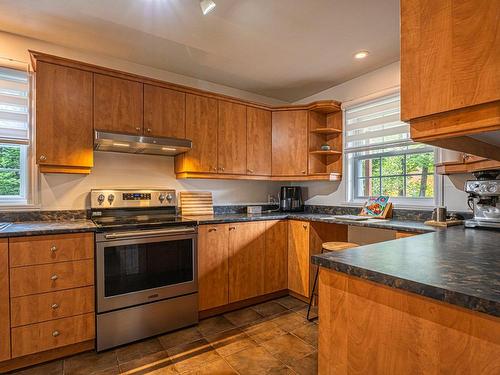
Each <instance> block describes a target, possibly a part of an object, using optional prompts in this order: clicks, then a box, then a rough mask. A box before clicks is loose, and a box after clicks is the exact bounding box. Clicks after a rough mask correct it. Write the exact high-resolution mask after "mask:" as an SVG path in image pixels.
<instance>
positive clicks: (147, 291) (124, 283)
mask: <svg viewBox="0 0 500 375" xmlns="http://www.w3.org/2000/svg"><path fill="white" fill-rule="evenodd" d="M196 232H197V231H196V227H184V228H166V229H157V230H142V231H124V232H116V233H107V234H100V235H99V236H98V237H97V238H96V242H97V244H96V245H97V246H96V272H97V275H96V281H97V312H98V313H101V312H105V311H112V310H117V309H121V308H124V307H130V306H135V305H140V304H144V303H148V302H153V301H157V300H162V299H166V298H171V297H176V296H181V295H186V294H190V293H194V292H197V290H198V282H197V280H198V275H197V268H198V267H197V243H196V237H197V233H196Z"/></svg>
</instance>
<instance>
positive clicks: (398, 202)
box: [342, 88, 442, 209]
mask: <svg viewBox="0 0 500 375" xmlns="http://www.w3.org/2000/svg"><path fill="white" fill-rule="evenodd" d="M398 93H399V88H396V89H392V90H391V91H390V92H387V91H386V92H383V93H382V92H381V93H379V94H374V95H370V97H369V98H368V97H367V98H366V100H363V98H361V99H358V100H355V101H353V102H355V103H356V104H352V105H351V106H349V107H347V108H346V107H345V106H344V107H343V112H344V116H343V120H342V122H343V134H342V135H343V147H344V154H343V156H344V171H345V175H346V176H345V185H346V186H345V199H346V201H345V204H346V205H355V206H362V205H364V203H365V202H366V201H367V200H368V198H369V197H363V196H357V191H358V190H357V189H358V187H359V176H357V173H358V171H357V168H356V161H357V160H360V159H361V160H363V159H373V158H374V157H377V156H379V157H384V156H398V155H410V154H418V153H423V152H433V154H434V165H436V164H437V163H438V162H439V152H438V150H439V149H438V148H437V147H434V146H430V145H426V144H422V143H420V144H422V145H424V146H423V147H421V148H415V149H411V150H408V149H407V150H404V151H400V150H394V151H393V152H391V151H385V152H380V153H376V154H366V155H359V156H355V155H356V154H357V153H361V152H363V151H373V150H377V149H380V150H381V151H382V150H384V149H390V148H396V147H403V146H408V145H411V144H419V143H418V142H413V141H412V140H411V139H404V140H401V141H395V142H391V143H388V144H383V145H380V147H377V145H367V146H366V147H362V146H360V147H357V148H356V150H355V151H348V150H347V151H346V150H345V148H346V143H347V140H348V137H347V132H348V131H349V129H348V125H347V116H345V111H346V110H348V109H349V108H354V107H358V106H362V105H363V104H365V103H369V102H373V101H379V100H380V101H382V100H384V99H386V98H389V97H391V96H394V95H395V94H398ZM399 96H400V94H399ZM405 169H406V163H405ZM404 172H406V170H405V171H404ZM411 175H415V176H417V175H418V174H406V173H404V174H401V175H395V177H404V178H406V176H411ZM432 175H433V176H434V194H433V197H429V198H426V197H406V196H405V197H390V201H391V202H392V203H393V204H394V206H395V207H398V208H410V209H429V208H430V207H433V206H435V205H436V204H437V202H438V201H439V200H440V199H441V198H440V194H441V193H440V191H441V184H442V179H441V178H439V176H438V175H437V174H436V169H435V168H434V173H433V174H432ZM383 177H390V176H383ZM366 178H368V177H366ZM379 178H382V176H379ZM405 185H406V181H405Z"/></svg>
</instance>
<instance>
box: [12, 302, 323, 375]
mask: <svg viewBox="0 0 500 375" xmlns="http://www.w3.org/2000/svg"><path fill="white" fill-rule="evenodd" d="M306 313H307V305H306V304H305V303H304V302H302V301H299V300H298V299H295V298H293V297H290V296H288V297H283V298H280V299H277V300H273V301H270V302H265V303H262V304H260V305H256V306H252V307H249V308H245V309H241V310H237V311H234V312H230V313H227V314H224V315H220V316H216V317H214V318H209V319H206V320H202V321H201V322H200V323H199V325H197V326H195V327H190V328H186V329H182V330H179V331H176V332H173V333H169V334H166V335H163V336H159V337H155V338H152V339H148V340H144V341H140V342H137V343H133V344H130V345H126V346H123V347H120V348H117V349H114V350H109V351H106V352H103V353H99V354H98V353H94V352H89V353H83V354H79V355H76V356H73V357H69V358H66V359H64V360H59V361H55V362H51V363H48V364H44V365H40V366H36V367H32V368H29V369H26V370H23V371H18V372H16V373H15V374H16V375H21V374H22V375H63V374H64V375H114V374H127V375H153V374H154V375H165V374H200V375H201V374H214V375H215V374H216V375H226V374H227V375H230V374H241V375H247V374H248V375H252V374H295V375H297V374H299V375H309V374H317V346H318V326H317V324H315V323H310V322H308V321H307V320H306V319H305V316H306Z"/></svg>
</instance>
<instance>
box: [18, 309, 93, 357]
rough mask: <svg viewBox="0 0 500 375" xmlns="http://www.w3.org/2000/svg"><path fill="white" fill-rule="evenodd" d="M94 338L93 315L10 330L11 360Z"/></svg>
mask: <svg viewBox="0 0 500 375" xmlns="http://www.w3.org/2000/svg"><path fill="white" fill-rule="evenodd" d="M94 338H95V315H94V313H90V314H85V315H79V316H73V317H71V318H64V319H56V320H51V321H48V322H43V323H37V324H30V325H27V326H22V327H17V328H12V358H15V357H21V356H24V355H28V354H33V353H38V352H43V351H45V350H49V349H54V348H59V347H61V346H66V345H71V344H76V343H79V342H83V341H87V340H92V339H94Z"/></svg>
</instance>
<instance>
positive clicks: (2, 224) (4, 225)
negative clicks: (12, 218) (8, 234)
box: [0, 223, 11, 232]
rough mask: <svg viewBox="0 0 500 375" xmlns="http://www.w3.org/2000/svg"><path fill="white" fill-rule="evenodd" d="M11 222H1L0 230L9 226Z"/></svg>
mask: <svg viewBox="0 0 500 375" xmlns="http://www.w3.org/2000/svg"><path fill="white" fill-rule="evenodd" d="M10 224H11V223H0V232H1V231H3V230H4V229H5V228H7V227H8V226H9V225H10Z"/></svg>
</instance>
